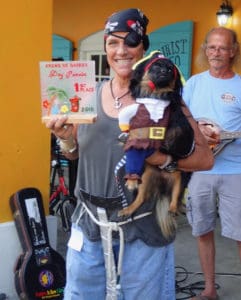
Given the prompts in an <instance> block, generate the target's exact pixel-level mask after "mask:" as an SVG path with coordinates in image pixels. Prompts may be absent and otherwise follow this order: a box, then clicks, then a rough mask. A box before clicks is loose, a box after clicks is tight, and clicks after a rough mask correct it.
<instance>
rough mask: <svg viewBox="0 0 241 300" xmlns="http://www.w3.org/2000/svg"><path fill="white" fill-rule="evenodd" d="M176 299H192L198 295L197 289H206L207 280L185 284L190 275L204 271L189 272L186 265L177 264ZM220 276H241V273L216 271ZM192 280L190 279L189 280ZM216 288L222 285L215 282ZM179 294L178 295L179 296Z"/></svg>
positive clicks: (200, 273)
mask: <svg viewBox="0 0 241 300" xmlns="http://www.w3.org/2000/svg"><path fill="white" fill-rule="evenodd" d="M175 269H176V281H175V288H176V300H184V299H190V298H191V297H194V296H196V295H197V291H201V290H204V287H205V281H195V282H193V283H188V284H186V285H185V284H184V283H185V281H187V280H188V277H189V275H194V276H196V275H203V273H202V272H188V271H187V270H186V269H185V268H184V267H181V266H176V267H175ZM215 275H219V276H235V277H241V273H236V274H235V273H215ZM189 281H190V280H189ZM215 288H216V289H217V290H218V289H220V285H219V284H217V283H215ZM177 296H178V297H177Z"/></svg>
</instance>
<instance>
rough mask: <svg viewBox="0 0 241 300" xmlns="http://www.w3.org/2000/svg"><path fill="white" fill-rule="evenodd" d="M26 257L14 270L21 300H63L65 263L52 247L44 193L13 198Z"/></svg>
mask: <svg viewBox="0 0 241 300" xmlns="http://www.w3.org/2000/svg"><path fill="white" fill-rule="evenodd" d="M9 202H10V207H11V210H12V213H13V216H14V221H15V225H16V229H17V232H18V235H19V239H20V243H21V246H22V249H23V254H21V255H20V256H19V258H18V259H17V261H16V264H15V268H14V281H15V288H16V291H17V294H18V296H19V298H20V299H24V300H40V299H63V295H64V286H65V280H66V273H65V261H64V259H63V257H62V256H61V255H60V254H59V253H58V252H56V251H55V250H54V249H52V248H51V246H50V244H49V238H48V232H47V225H46V219H45V215H44V208H43V203H42V198H41V194H40V192H39V191H38V190H37V189H35V188H26V189H22V190H20V191H18V192H17V193H15V194H14V195H12V196H11V197H10V201H9Z"/></svg>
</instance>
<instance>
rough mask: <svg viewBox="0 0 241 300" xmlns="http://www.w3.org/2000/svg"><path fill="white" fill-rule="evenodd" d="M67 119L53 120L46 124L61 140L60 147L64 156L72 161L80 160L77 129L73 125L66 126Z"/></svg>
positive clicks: (64, 117)
mask: <svg viewBox="0 0 241 300" xmlns="http://www.w3.org/2000/svg"><path fill="white" fill-rule="evenodd" d="M67 119H68V118H67V117H66V116H63V117H61V118H53V119H51V120H50V121H48V122H47V123H46V127H47V128H49V129H50V130H51V132H52V133H53V134H54V135H55V136H56V138H58V139H59V145H60V148H61V151H62V153H63V154H64V156H66V157H67V158H68V159H71V160H72V159H76V158H78V144H77V140H76V130H77V127H76V126H74V125H73V124H66V121H67Z"/></svg>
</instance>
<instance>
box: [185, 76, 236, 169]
mask: <svg viewBox="0 0 241 300" xmlns="http://www.w3.org/2000/svg"><path fill="white" fill-rule="evenodd" d="M183 99H184V101H185V102H186V104H187V106H188V107H189V109H190V111H191V112H192V114H193V116H194V118H195V119H198V118H208V119H211V120H212V121H214V122H215V123H217V124H218V125H219V126H220V127H221V128H222V129H223V130H226V131H241V77H240V76H239V75H238V74H235V75H234V76H233V77H232V78H229V79H220V78H215V77H213V76H211V75H210V73H209V71H205V72H202V73H200V74H197V75H194V76H192V77H191V78H190V79H189V80H188V81H187V82H186V84H185V86H184V89H183ZM203 159H205V157H204V158H203ZM203 172H205V173H209V174H240V173H241V139H240V138H238V139H236V140H235V141H234V142H232V143H230V144H228V145H227V146H226V147H225V148H224V149H223V150H222V151H221V152H220V153H219V154H217V156H215V164H214V166H213V168H212V169H211V170H209V171H203Z"/></svg>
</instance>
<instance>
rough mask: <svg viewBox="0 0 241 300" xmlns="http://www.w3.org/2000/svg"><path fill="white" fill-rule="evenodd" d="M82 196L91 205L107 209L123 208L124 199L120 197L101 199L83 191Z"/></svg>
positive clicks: (81, 191)
mask: <svg viewBox="0 0 241 300" xmlns="http://www.w3.org/2000/svg"><path fill="white" fill-rule="evenodd" d="M80 194H81V196H82V199H83V200H86V201H89V202H90V203H92V204H94V205H95V206H98V207H102V208H105V209H108V208H109V209H116V208H122V204H121V203H122V198H121V196H119V197H99V196H94V195H91V194H89V193H86V192H85V191H83V190H80Z"/></svg>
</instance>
